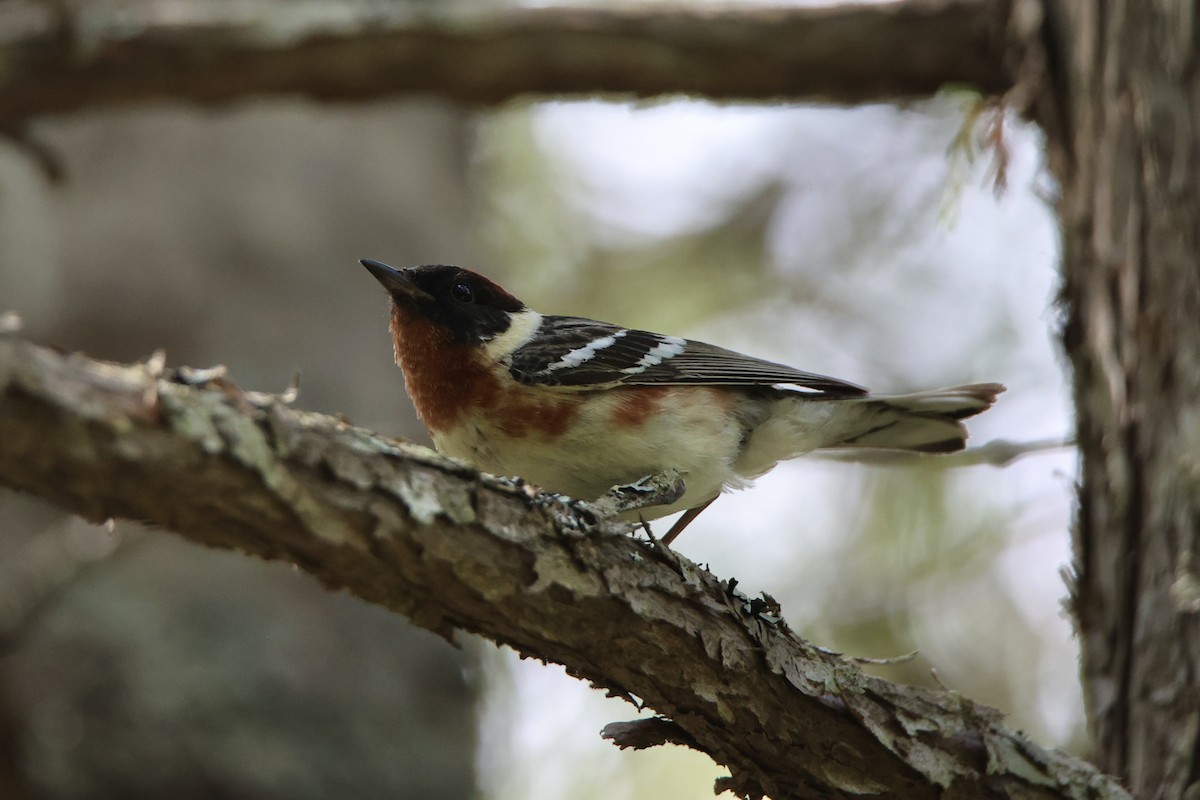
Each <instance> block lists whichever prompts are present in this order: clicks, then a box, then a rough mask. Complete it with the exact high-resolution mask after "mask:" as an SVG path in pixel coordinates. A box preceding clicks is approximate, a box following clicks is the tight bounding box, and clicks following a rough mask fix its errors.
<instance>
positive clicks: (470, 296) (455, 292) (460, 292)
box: [450, 283, 475, 303]
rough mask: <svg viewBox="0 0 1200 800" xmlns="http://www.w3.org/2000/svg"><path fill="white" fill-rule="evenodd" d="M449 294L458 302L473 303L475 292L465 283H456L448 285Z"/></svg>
mask: <svg viewBox="0 0 1200 800" xmlns="http://www.w3.org/2000/svg"><path fill="white" fill-rule="evenodd" d="M450 296H451V297H452V298H454V299H455V300H457V301H458V302H460V303H474V302H475V292H473V291H471V287H470V286H468V285H467V284H465V283H456V284H454V285H453V286H451V287H450Z"/></svg>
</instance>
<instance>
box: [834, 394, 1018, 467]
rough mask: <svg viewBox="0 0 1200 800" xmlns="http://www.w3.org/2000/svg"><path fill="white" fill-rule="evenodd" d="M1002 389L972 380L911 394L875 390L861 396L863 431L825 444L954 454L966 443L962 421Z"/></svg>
mask: <svg viewBox="0 0 1200 800" xmlns="http://www.w3.org/2000/svg"><path fill="white" fill-rule="evenodd" d="M1003 391H1004V386H1003V385H1002V384H999V383H972V384H969V385H967V386H952V387H950V388H948V389H933V390H931V391H928V392H915V393H913V394H897V395H882V396H880V395H877V396H870V397H864V398H863V399H861V400H843V401H842V402H845V403H859V404H862V407H861V409H860V411H865V412H867V413H863V414H861V415H860V414H856V415H855V416H856V417H861V419H862V422H863V425H862V428H861V430H857V431H855V432H853V433H852V434H851V435H849V436H847V437H846V438H844V439H842V440H841V441H839V442H836V443H834V444H829V445H826V447H835V448H836V447H871V448H882V449H886V450H912V451H915V452H920V453H953V452H954V451H956V450H962V449H963V448H964V447H966V446H967V427H966V426H965V425H963V424H962V422H961V420H964V419H966V418H967V417H973V416H975V415H976V414H979V413H981V412H983V411H987V410H988V409H989V408H991V406H992V403H994V402H996V396H997V395H999V394H1000V393H1001V392H1003Z"/></svg>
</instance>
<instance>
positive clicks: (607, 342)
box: [509, 317, 867, 397]
mask: <svg viewBox="0 0 1200 800" xmlns="http://www.w3.org/2000/svg"><path fill="white" fill-rule="evenodd" d="M509 369H510V372H511V373H512V375H513V377H514V378H516V379H517V380H518V381H520V382H521V383H524V384H526V385H529V386H561V387H564V388H568V387H569V388H579V389H583V388H587V387H595V388H601V387H608V386H622V385H623V386H646V385H660V386H661V385H709V386H720V385H724V386H763V385H766V386H772V385H775V384H788V385H792V386H797V387H800V388H802V389H807V390H809V391H812V392H819V393H821V394H825V395H833V396H838V397H857V396H860V395H864V394H866V393H867V390H866V389H863V388H862V387H861V386H855V385H854V384H852V383H846V382H845V381H840V380H838V379H837V378H829V377H826V376H824V375H816V374H814V373H811V372H803V371H801V370H798V369H793V368H792V367H789V366H786V365H784V364H776V363H774V362H772V361H764V360H762V359H759V358H752V357H750V356H746V355H742V354H741V353H735V352H734V351H732V350H726V349H725V348H723V347H715V346H714V345H711V344H705V343H704V342H694V341H691V340H688V339H680V338H678V337H674V336H663V335H661V334H657V333H651V332H650V331H639V330H631V329H628V328H622V327H620V326H618V325H612V324H610V323H607V322H597V321H595V320H590V319H582V318H580V317H545V318H543V320H542V325H541V327H540V328H539V329H538V331H537V333H536V334H535V335H534V337H533V338H532V339H531V340H530V341H529V342H528V343H527V344H525V345H524V346H522V347H520V348H518V349H517V350H516V352H514V353H513V354H512V363H511V365H510V368H509Z"/></svg>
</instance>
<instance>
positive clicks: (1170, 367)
mask: <svg viewBox="0 0 1200 800" xmlns="http://www.w3.org/2000/svg"><path fill="white" fill-rule="evenodd" d="M1049 10H1050V11H1051V12H1052V13H1051V17H1050V19H1051V20H1052V22H1054V23H1055V24H1053V25H1052V26H1051V29H1050V34H1051V36H1050V41H1051V54H1052V56H1053V55H1057V56H1058V58H1057V74H1056V75H1055V78H1056V79H1057V81H1056V85H1057V89H1058V112H1059V114H1060V115H1061V117H1062V118H1061V119H1060V120H1059V122H1060V123H1061V126H1060V127H1059V129H1058V130H1057V131H1056V132H1055V134H1056V135H1055V136H1053V137H1052V138H1057V140H1058V142H1057V144H1056V145H1053V146H1054V147H1055V150H1054V152H1053V153H1052V157H1053V160H1054V163H1055V168H1056V171H1057V172H1058V175H1059V178H1060V180H1061V181H1062V191H1063V195H1062V204H1061V205H1062V208H1061V211H1062V224H1063V242H1064V252H1063V273H1064V284H1063V298H1064V300H1065V303H1066V309H1067V323H1066V328H1065V331H1064V343H1065V345H1066V349H1067V353H1068V355H1069V356H1070V359H1071V362H1072V364H1073V366H1074V370H1075V400H1076V404H1077V409H1078V437H1079V447H1080V452H1081V454H1082V475H1081V481H1080V488H1079V518H1078V522H1077V526H1076V532H1075V546H1076V571H1077V584H1076V590H1075V597H1074V609H1075V613H1076V616H1077V618H1078V620H1079V628H1080V637H1081V643H1082V650H1083V674H1084V691H1085V696H1086V700H1087V704H1088V709H1089V720H1090V726H1091V734H1092V740H1093V745H1094V748H1095V753H1094V757H1095V759H1096V761H1097V763H1098V765H1099V766H1100V767H1101V768H1102V769H1104V770H1105V771H1108V772H1112V773H1115V774H1116V775H1119V776H1121V777H1122V778H1124V779H1125V780H1126V781H1127V784H1128V785H1129V786H1130V787H1131V788H1132V789H1133V792H1134V794H1135V795H1136V796H1138V797H1143V798H1184V797H1186V798H1189V799H1190V798H1195V797H1200V737H1198V729H1200V576H1198V572H1197V570H1198V569H1200V566H1198V564H1197V555H1198V554H1200V198H1198V196H1197V193H1198V192H1200V184H1198V182H1197V178H1198V177H1200V173H1198V172H1197V170H1198V167H1200V161H1198V159H1197V155H1198V141H1197V136H1198V132H1200V74H1198V73H1197V71H1196V57H1197V47H1198V45H1197V27H1196V26H1197V24H1198V23H1200V20H1198V19H1197V16H1196V13H1197V10H1196V4H1195V3H1194V2H1191V0H1175V1H1174V2H1157V3H1137V2H1115V3H1109V2H1102V0H1086V1H1085V0H1061V2H1058V3H1057V4H1055V5H1051V6H1050V9H1049ZM1054 62H1055V60H1054V59H1053V58H1052V62H1051V63H1054Z"/></svg>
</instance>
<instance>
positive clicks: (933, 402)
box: [361, 259, 1005, 545]
mask: <svg viewBox="0 0 1200 800" xmlns="http://www.w3.org/2000/svg"><path fill="white" fill-rule="evenodd" d="M361 263H362V265H363V266H365V267H366V268H367V270H368V271H369V272H370V273H371V274H372V275H373V276H374V277H375V278H376V280H378V281H379V283H380V284H382V285H383V287H384V288H385V289H386V290H387V293H388V297H389V300H390V306H391V321H390V330H391V334H392V343H393V348H394V354H395V360H396V363H397V365H398V366H399V367H400V369H401V370H402V371H403V373H404V384H405V389H406V391H407V392H408V395H409V397H410V398H411V399H412V403H413V406H414V407H415V409H416V413H417V416H418V418H419V419H420V420H421V422H422V423H423V424H424V425H425V427H426V429H427V430H428V432H429V435H430V437H431V438H432V440H433V443H434V447H435V448H436V449H437V450H438V451H439V452H441V453H443V454H445V455H449V456H453V457H456V458H460V459H463V460H466V461H468V462H471V463H472V464H473V465H474V466H475V467H477V468H478V469H480V470H481V471H483V472H488V473H492V474H494V475H504V476H510V475H511V476H519V477H521V478H523V479H525V480H526V481H528V482H529V483H532V484H534V485H536V486H538V487H540V488H541V489H543V490H545V491H549V492H553V493H556V494H560V495H564V496H566V497H570V498H576V499H580V500H584V501H591V500H595V499H597V498H601V497H603V496H605V495H606V494H607V493H609V492H610V491H611V490H614V487H622V486H628V485H631V484H635V483H636V482H638V481H640V480H642V479H644V478H647V477H650V476H656V475H664V474H668V473H672V472H673V473H675V474H678V475H679V476H681V477H682V479H683V487H684V490H683V494H682V496H678V497H677V499H674V500H672V501H671V502H664V503H662V504H660V505H656V506H652V507H647V508H640V509H636V510H627V511H623V512H621V514H619V515H618V516H619V517H621V518H623V519H626V520H631V521H637V520H638V519H640V520H641V521H642V522H643V523H645V521H646V520H651V519H657V518H659V517H664V516H667V515H669V514H673V513H676V512H679V511H683V512H684V513H683V515H682V516H681V517H680V518H679V519H678V520H677V521H676V522H675V524H674V525H673V526H672V527H671V529H670V530H669V531H668V533H667V535H666V536H664V537H662V539H661V541H662V543H663V544H665V545H669V544H671V542H672V541H673V540H674V539H675V538H676V537H678V536H679V534H680V533H682V532H683V529H684V528H686V527H687V525H688V524H690V523H691V522H692V520H694V519H695V518H696V516H697V515H699V514H700V512H702V511H703V510H704V509H705V508H707V507H708V505H709V504H710V503H712V502H713V501H714V500H715V499H716V498H717V497H718V496H719V495H720V494H721V493H722V492H724V491H727V490H734V489H741V488H745V487H747V486H749V485H750V483H751V482H752V481H753V480H754V479H755V478H758V477H760V476H762V475H764V474H765V473H767V472H768V471H770V470H771V469H772V468H774V467H775V466H776V465H777V464H778V463H779V462H781V461H785V460H788V459H792V458H796V457H798V456H801V455H804V454H806V453H811V452H813V451H815V450H822V449H839V448H854V449H858V448H875V449H882V450H901V451H915V452H918V453H949V452H954V451H957V450H961V449H963V448H964V447H965V446H966V439H967V430H966V427H965V426H964V425H963V423H962V420H963V419H966V418H968V417H972V416H974V415H976V414H979V413H981V412H983V411H986V410H987V409H988V408H990V407H991V406H992V404H993V403H994V402H995V401H996V397H997V395H999V394H1000V393H1001V392H1003V391H1005V387H1004V386H1003V385H1001V384H999V383H974V384H968V385H963V386H953V387H950V388H945V389H935V390H932V391H923V392H915V393H910V394H896V395H872V394H870V393H869V392H868V390H867V389H865V388H863V387H862V386H858V385H856V384H853V383H849V382H847V381H843V380H840V379H837V378H831V377H827V376H824V375H818V374H815V373H811V372H804V371H802V370H798V369H795V368H793V367H789V366H786V365H783V364H778V363H775V362H772V361H767V360H763V359H760V358H755V357H753V356H749V355H743V354H741V353H738V352H734V351H732V350H727V349H725V348H722V347H717V346H715V345H711V344H706V343H704V342H698V341H693V340H690V339H684V338H681V337H678V336H668V335H664V334H660V333H652V332H650V331H644V330H636V329H632V328H625V327H622V326H620V325H615V324H613V323H608V322H600V321H598V320H593V319H585V318H582V317H571V316H554V315H546V314H541V313H539V312H537V311H534V310H533V309H532V308H530V307H529V306H527V305H526V304H525V303H523V302H522V301H520V300H518V299H517V298H516V297H514V296H513V295H512V294H510V293H509V292H508V291H506V290H505V289H503V288H502V287H501V286H500V285H499V284H497V283H495V282H494V281H492V280H490V279H489V278H487V277H485V276H484V275H481V274H479V273H477V272H473V271H471V270H469V269H464V268H461V267H457V266H452V265H445V264H431V265H423V266H415V267H408V268H405V269H396V268H394V267H391V266H388V265H387V264H384V263H382V262H380V261H375V260H372V259H362V261H361ZM676 494H677V493H676Z"/></svg>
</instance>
